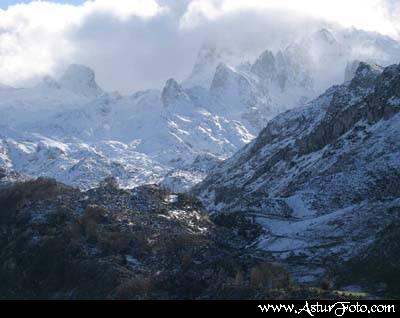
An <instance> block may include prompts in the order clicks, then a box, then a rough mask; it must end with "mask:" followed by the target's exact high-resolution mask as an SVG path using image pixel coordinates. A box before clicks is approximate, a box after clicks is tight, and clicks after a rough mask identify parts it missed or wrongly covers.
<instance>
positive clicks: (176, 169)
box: [0, 30, 400, 190]
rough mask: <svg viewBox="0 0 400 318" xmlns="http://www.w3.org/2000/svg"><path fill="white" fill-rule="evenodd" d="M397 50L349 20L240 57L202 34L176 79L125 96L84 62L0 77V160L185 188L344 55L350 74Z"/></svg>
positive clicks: (86, 181) (84, 184) (333, 70)
mask: <svg viewBox="0 0 400 318" xmlns="http://www.w3.org/2000/svg"><path fill="white" fill-rule="evenodd" d="M267 47H268V45H266V48H267ZM398 56H400V45H399V43H397V42H396V41H393V40H391V39H389V38H387V37H384V36H381V35H379V34H371V33H366V32H361V31H358V30H340V31H337V30H336V31H334V32H330V31H328V30H320V31H319V32H316V33H314V34H312V35H310V36H309V37H306V38H303V39H300V40H299V41H297V42H294V43H291V44H290V45H288V46H286V47H282V49H281V50H280V51H277V52H271V51H269V50H266V51H265V52H260V55H259V57H258V58H256V59H255V60H254V61H252V62H251V63H249V64H243V63H242V60H243V59H241V58H240V57H238V56H235V55H234V53H232V51H230V50H229V49H226V48H224V49H221V48H219V47H218V45H210V44H209V45H205V46H203V47H202V48H201V49H200V52H199V55H198V58H197V60H196V62H195V66H194V68H193V70H192V72H191V73H190V75H189V76H188V78H187V79H186V80H184V81H183V82H182V83H179V82H178V81H176V80H174V79H169V80H168V81H167V82H166V84H165V86H164V87H163V88H162V89H161V90H145V91H141V92H137V93H135V94H133V95H129V96H122V95H120V94H119V93H108V92H105V91H103V90H102V89H101V88H100V87H99V85H98V84H97V83H96V78H95V74H94V71H93V70H91V69H90V68H88V67H85V66H81V65H71V66H70V67H69V68H68V69H67V70H66V71H65V73H64V74H62V75H61V76H60V77H59V78H52V77H45V78H43V80H42V81H41V82H40V83H38V84H37V85H36V86H34V87H31V88H10V87H5V86H0V111H1V114H2V116H1V118H0V140H1V142H0V167H3V168H4V169H7V170H9V171H16V172H19V173H22V174H27V175H31V176H36V175H41V176H49V177H55V178H57V179H58V180H59V181H62V182H65V183H67V184H71V185H74V186H79V187H81V188H84V189H86V188H90V187H93V186H95V185H97V183H98V182H99V181H101V180H102V179H103V178H104V177H105V176H107V175H114V176H116V177H117V178H118V179H119V182H120V183H121V185H123V186H125V187H133V186H136V185H140V184H143V183H149V182H151V183H157V182H163V184H165V185H168V186H171V187H173V188H174V190H178V189H180V190H187V189H188V188H189V187H190V186H191V185H193V184H194V183H197V182H199V181H201V180H202V179H203V178H204V177H205V175H206V173H207V170H208V169H207V168H204V167H206V166H208V164H210V162H218V161H219V160H223V159H227V158H229V157H230V156H232V155H233V154H234V153H235V152H236V151H237V150H239V149H240V148H241V147H243V146H244V145H246V144H248V143H249V142H251V140H253V138H254V137H255V136H256V135H257V134H258V133H259V132H260V131H261V130H262V128H263V127H265V126H266V124H267V123H268V121H269V120H270V119H271V118H273V117H274V116H276V115H277V114H279V113H281V112H283V111H285V110H287V109H291V108H294V107H298V106H301V105H304V104H305V103H306V102H307V101H309V100H311V99H312V98H314V97H316V96H317V95H318V94H319V93H320V92H322V91H323V90H324V89H326V88H327V87H328V86H330V85H331V84H333V83H341V82H343V80H344V74H345V70H346V66H347V65H349V66H348V68H347V71H346V74H347V75H346V79H348V78H351V77H352V75H353V73H354V70H355V68H354V67H353V68H352V67H351V63H352V61H354V60H367V59H368V60H371V61H375V62H379V63H380V64H384V65H386V64H389V63H391V62H393V60H395V59H396V58H398ZM348 63H350V64H348ZM354 63H358V62H354ZM355 65H357V64H355ZM210 158H213V159H212V160H211V161H210ZM201 161H204V162H203V163H201V164H200V162H201ZM200 167H202V168H200ZM164 178H165V180H164ZM163 180H164V181H163Z"/></svg>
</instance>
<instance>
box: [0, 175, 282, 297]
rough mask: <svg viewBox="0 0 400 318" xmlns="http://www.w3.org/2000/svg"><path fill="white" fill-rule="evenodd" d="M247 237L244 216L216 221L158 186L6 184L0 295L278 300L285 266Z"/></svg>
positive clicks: (0, 216)
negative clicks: (81, 188)
mask: <svg viewBox="0 0 400 318" xmlns="http://www.w3.org/2000/svg"><path fill="white" fill-rule="evenodd" d="M217 223H218V222H217ZM234 229H236V230H235V231H234ZM255 236H257V229H254V228H253V227H250V226H249V225H248V223H247V222H246V221H245V220H244V219H243V220H241V221H239V220H236V221H235V223H234V224H231V227H229V226H225V227H222V226H218V225H216V223H214V221H212V220H211V219H210V218H209V216H208V214H207V213H206V212H205V210H204V209H203V207H202V206H201V204H200V203H199V202H198V201H197V200H196V199H194V198H193V197H190V196H187V195H173V194H171V193H168V192H167V191H165V190H162V189H160V188H158V187H156V186H143V187H140V188H136V189H134V190H129V191H127V190H121V189H119V188H118V187H116V184H115V180H110V179H109V180H107V181H105V182H103V184H102V185H101V186H100V187H99V188H96V189H93V190H90V191H87V192H81V191H79V190H76V189H74V188H71V187H68V186H65V185H63V184H59V183H57V182H55V181H53V180H49V179H43V178H41V179H37V180H34V181H28V182H14V183H7V184H5V183H4V184H3V185H2V186H1V187H0V299H15V298H17V299H21V298H26V299H43V298H44V299H48V298H50V299H105V298H107V299H194V298H201V299H208V298H212V299H214V298H262V297H267V295H270V296H269V297H282V296H284V295H285V293H286V292H285V291H284V290H288V288H289V286H290V280H289V276H288V274H287V272H286V271H285V270H284V269H283V268H282V267H280V266H278V265H274V264H271V263H266V262H264V261H263V259H264V257H263V253H261V252H260V253H258V252H256V251H254V250H253V249H244V246H246V245H247V243H248V241H249V240H250V239H252V238H254V237H255ZM278 288H279V289H281V288H283V289H284V290H282V291H279V290H277V289H278Z"/></svg>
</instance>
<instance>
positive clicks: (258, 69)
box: [251, 50, 276, 79]
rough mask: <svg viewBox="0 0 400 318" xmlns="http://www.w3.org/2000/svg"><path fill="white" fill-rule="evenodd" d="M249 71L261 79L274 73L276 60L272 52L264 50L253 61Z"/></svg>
mask: <svg viewBox="0 0 400 318" xmlns="http://www.w3.org/2000/svg"><path fill="white" fill-rule="evenodd" d="M251 71H252V72H253V73H254V74H256V75H258V76H259V77H260V78H262V79H267V78H271V77H273V76H274V75H275V73H276V60H275V56H274V54H273V53H272V52H271V51H269V50H266V51H264V52H263V53H262V54H261V55H260V57H259V58H258V59H257V60H256V61H255V62H254V64H253V66H252V67H251Z"/></svg>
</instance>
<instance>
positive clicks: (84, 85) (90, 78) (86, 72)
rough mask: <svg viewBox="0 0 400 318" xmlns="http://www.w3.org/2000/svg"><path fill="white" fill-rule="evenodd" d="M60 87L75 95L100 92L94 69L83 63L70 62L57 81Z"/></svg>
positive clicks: (94, 94)
mask: <svg viewBox="0 0 400 318" xmlns="http://www.w3.org/2000/svg"><path fill="white" fill-rule="evenodd" d="M59 83H60V85H61V87H62V88H65V89H68V90H70V91H72V92H74V93H75V94H77V95H81V96H85V97H94V96H98V95H101V94H102V90H101V88H100V87H99V86H98V85H97V83H96V75H95V73H94V71H93V70H92V69H91V68H89V67H87V66H84V65H79V64H72V65H70V66H69V67H68V68H67V70H66V71H65V73H64V75H63V76H62V77H61V78H60V81H59Z"/></svg>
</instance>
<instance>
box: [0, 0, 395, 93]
mask: <svg viewBox="0 0 400 318" xmlns="http://www.w3.org/2000/svg"><path fill="white" fill-rule="evenodd" d="M399 17H400V5H399V2H398V1H397V0H334V1H333V0H324V1H321V0H301V1H300V0H158V1H156V0H113V1H110V0H93V1H86V2H85V3H84V4H82V5H79V6H73V5H67V4H55V3H51V2H46V1H34V2H31V3H29V4H19V5H15V6H11V7H9V8H8V9H7V10H0V82H2V83H5V84H9V85H24V84H26V83H27V82H29V81H31V80H32V79H34V78H37V77H39V76H42V75H45V74H47V73H50V74H57V73H58V72H60V71H62V69H63V68H65V67H66V65H67V64H69V63H82V64H87V65H89V66H91V67H93V68H94V69H95V70H96V73H97V75H98V78H99V82H100V84H101V85H103V86H104V87H105V88H106V89H120V90H123V91H124V92H128V91H133V90H136V89H142V88H146V87H158V86H160V85H161V84H162V83H163V82H164V81H165V80H166V79H167V78H168V77H170V76H174V77H177V78H178V79H182V78H183V77H184V76H185V75H186V74H187V72H188V71H189V70H190V67H191V65H192V63H193V59H194V57H195V55H196V52H197V49H198V47H199V46H200V45H201V43H202V42H203V41H204V40H207V39H210V38H212V39H214V40H216V41H219V42H224V41H225V42H227V43H229V45H234V46H235V45H236V46H237V48H238V49H240V50H242V51H243V54H245V53H251V52H259V51H260V50H262V49H264V48H266V47H274V46H279V45H281V44H282V43H285V42H287V41H289V40H290V39H291V38H293V37H296V36H298V35H301V33H302V32H305V31H308V30H310V29H312V28H313V27H316V25H321V24H323V23H325V22H324V21H329V22H334V23H337V24H340V25H343V26H355V27H357V28H360V29H365V30H372V31H378V32H381V33H384V34H388V35H391V36H393V37H399V35H400V28H399V26H400V25H399V20H400V19H399Z"/></svg>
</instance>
